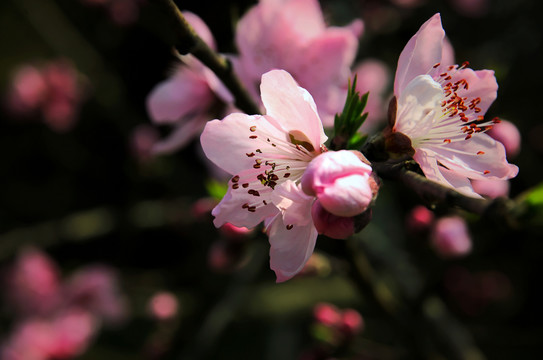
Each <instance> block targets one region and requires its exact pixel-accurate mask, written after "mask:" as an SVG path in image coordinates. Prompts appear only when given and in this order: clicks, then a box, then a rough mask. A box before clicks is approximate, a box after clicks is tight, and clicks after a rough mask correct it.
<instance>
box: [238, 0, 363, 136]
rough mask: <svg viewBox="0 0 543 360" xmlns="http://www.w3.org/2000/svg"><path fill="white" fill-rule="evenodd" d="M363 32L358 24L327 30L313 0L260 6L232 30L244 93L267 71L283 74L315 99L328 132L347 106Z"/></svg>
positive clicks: (268, 0)
mask: <svg viewBox="0 0 543 360" xmlns="http://www.w3.org/2000/svg"><path fill="white" fill-rule="evenodd" d="M362 28H363V24H362V22H361V21H360V20H356V21H354V22H352V23H351V24H350V25H348V26H346V27H326V24H325V22H324V18H323V14H322V11H321V9H320V7H319V3H318V1H317V0H261V1H260V2H259V4H258V5H256V6H254V7H253V8H252V9H250V10H249V11H248V12H247V13H246V14H245V15H244V16H243V17H242V18H241V20H240V21H239V23H238V25H237V29H236V44H237V46H238V49H239V52H240V62H241V67H240V68H241V69H243V71H244V72H245V73H246V75H245V76H246V77H247V78H248V80H249V84H247V87H248V88H249V89H251V88H253V87H254V84H257V83H258V81H260V77H261V75H262V74H264V73H265V72H267V71H270V70H272V69H285V70H286V71H288V72H289V73H291V74H292V76H293V77H294V78H295V79H296V81H297V82H298V83H299V84H300V85H301V86H302V87H304V88H305V89H307V90H308V91H309V92H310V93H311V94H312V95H313V97H314V99H315V102H316V103H317V107H318V109H319V114H320V116H321V119H322V120H323V123H324V125H325V126H327V127H329V126H332V125H333V120H334V115H335V113H337V112H340V111H341V109H342V107H343V104H344V102H345V97H346V94H347V82H348V77H349V75H350V66H351V65H352V62H353V60H354V58H355V55H356V51H357V47H358V40H357V38H358V37H359V36H360V35H361V33H362ZM331 54H333V56H331Z"/></svg>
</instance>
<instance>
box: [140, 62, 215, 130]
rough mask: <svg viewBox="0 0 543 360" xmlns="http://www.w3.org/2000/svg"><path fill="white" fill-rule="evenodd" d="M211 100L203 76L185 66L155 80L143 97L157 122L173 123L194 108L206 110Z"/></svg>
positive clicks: (192, 111) (195, 109) (211, 95)
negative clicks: (160, 81)
mask: <svg viewBox="0 0 543 360" xmlns="http://www.w3.org/2000/svg"><path fill="white" fill-rule="evenodd" d="M212 100H213V93H212V92H211V90H210V89H209V86H208V85H207V83H206V81H205V78H203V77H202V74H200V73H199V72H196V71H194V70H193V69H190V68H189V67H180V68H179V69H178V71H177V72H176V73H175V75H174V76H173V77H171V78H169V79H167V80H165V81H163V82H162V83H160V84H158V85H157V86H156V87H155V88H154V89H153V90H152V92H151V94H149V96H148V97H147V110H148V112H149V115H150V116H151V118H152V120H153V121H154V122H156V123H158V124H163V123H173V122H176V121H179V120H180V119H181V118H182V117H184V116H190V114H192V113H194V112H202V111H206V110H207V109H208V107H209V105H210V103H211V101H212Z"/></svg>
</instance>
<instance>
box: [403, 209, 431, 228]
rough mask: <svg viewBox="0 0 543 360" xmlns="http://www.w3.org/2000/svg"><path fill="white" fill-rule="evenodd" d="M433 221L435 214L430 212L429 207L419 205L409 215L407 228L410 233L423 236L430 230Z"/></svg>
mask: <svg viewBox="0 0 543 360" xmlns="http://www.w3.org/2000/svg"><path fill="white" fill-rule="evenodd" d="M433 221H434V213H433V212H432V211H430V210H428V208H427V207H425V206H422V205H418V206H416V207H414V208H413V209H412V210H411V211H410V212H409V214H408V215H407V218H406V227H407V230H408V231H409V232H410V233H413V234H421V233H424V232H426V231H428V229H430V226H431V225H432V223H433Z"/></svg>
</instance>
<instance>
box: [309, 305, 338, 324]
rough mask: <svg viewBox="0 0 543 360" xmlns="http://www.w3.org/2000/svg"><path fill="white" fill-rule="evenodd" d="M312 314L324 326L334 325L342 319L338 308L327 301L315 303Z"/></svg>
mask: <svg viewBox="0 0 543 360" xmlns="http://www.w3.org/2000/svg"><path fill="white" fill-rule="evenodd" d="M313 316H314V317H315V320H316V321H317V322H318V323H320V324H323V325H326V326H336V325H338V324H339V323H340V322H341V320H342V318H341V314H340V312H339V309H338V308H337V307H335V306H334V305H332V304H329V303H319V304H317V305H315V308H314V309H313Z"/></svg>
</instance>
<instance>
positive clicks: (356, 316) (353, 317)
mask: <svg viewBox="0 0 543 360" xmlns="http://www.w3.org/2000/svg"><path fill="white" fill-rule="evenodd" d="M341 323H342V326H343V329H344V331H345V332H346V335H347V336H353V335H356V334H357V333H359V332H360V331H361V330H362V329H363V327H364V319H363V318H362V315H360V313H359V312H358V311H356V310H354V309H345V310H344V311H343V314H342V315H341Z"/></svg>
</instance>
